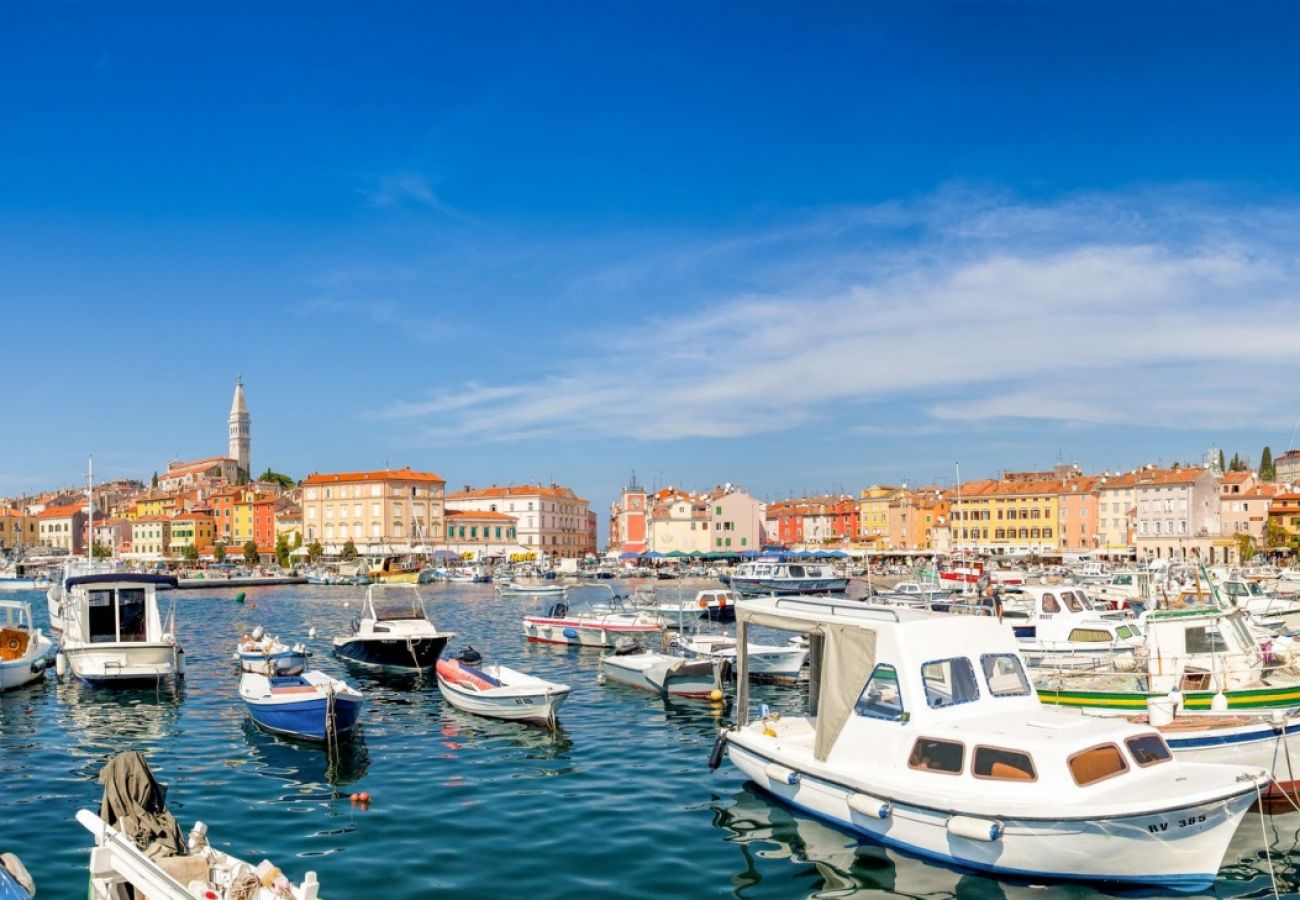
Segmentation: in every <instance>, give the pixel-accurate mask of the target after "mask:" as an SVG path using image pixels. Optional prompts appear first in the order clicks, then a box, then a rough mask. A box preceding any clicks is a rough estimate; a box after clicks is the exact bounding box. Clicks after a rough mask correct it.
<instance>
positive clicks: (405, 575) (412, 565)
mask: <svg viewBox="0 0 1300 900" xmlns="http://www.w3.org/2000/svg"><path fill="white" fill-rule="evenodd" d="M422 568H424V564H423V563H422V562H421V561H420V559H419V558H418V557H415V556H410V555H408V556H385V557H382V558H380V559H379V561H378V562H376V563H375V565H374V566H372V567H371V569H370V578H371V580H372V581H376V582H383V583H385V584H419V583H420V570H421V569H422ZM344 583H346V582H344Z"/></svg>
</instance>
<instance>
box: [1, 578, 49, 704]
mask: <svg viewBox="0 0 1300 900" xmlns="http://www.w3.org/2000/svg"><path fill="white" fill-rule="evenodd" d="M53 649H54V645H53V644H52V643H50V639H49V638H47V637H46V636H45V635H43V634H41V631H40V629H39V628H35V627H33V625H32V607H31V604H29V603H24V602H22V601H19V600H0V691H7V690H9V689H10V688H15V687H18V686H19V685H23V684H27V683H28V682H32V681H36V680H37V679H38V678H40V677H41V675H42V674H43V673H44V672H45V670H46V668H48V667H49V664H50V652H51V651H52V650H53Z"/></svg>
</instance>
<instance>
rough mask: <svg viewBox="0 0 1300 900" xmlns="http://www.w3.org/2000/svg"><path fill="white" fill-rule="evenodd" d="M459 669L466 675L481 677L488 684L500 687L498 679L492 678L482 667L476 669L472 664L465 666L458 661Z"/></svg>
mask: <svg viewBox="0 0 1300 900" xmlns="http://www.w3.org/2000/svg"><path fill="white" fill-rule="evenodd" d="M460 670H461V671H462V672H464V673H465V674H466V675H470V676H472V677H474V678H478V679H481V680H482V681H486V682H487V683H488V684H489V685H491V686H492V687H494V688H499V687H501V682H500V681H498V680H497V679H495V678H493V677H492V676H491V675H489V674H488V673H487V672H484V671H483V670H482V669H476V668H474V667H473V666H467V665H465V664H464V663H460Z"/></svg>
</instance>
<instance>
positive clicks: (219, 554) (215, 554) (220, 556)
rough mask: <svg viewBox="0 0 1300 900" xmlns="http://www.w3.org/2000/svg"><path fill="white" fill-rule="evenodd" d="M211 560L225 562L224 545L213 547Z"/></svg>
mask: <svg viewBox="0 0 1300 900" xmlns="http://www.w3.org/2000/svg"><path fill="white" fill-rule="evenodd" d="M212 558H213V559H215V560H216V561H217V562H225V561H226V545H225V544H217V545H216V546H214V547H213V548H212Z"/></svg>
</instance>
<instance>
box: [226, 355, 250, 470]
mask: <svg viewBox="0 0 1300 900" xmlns="http://www.w3.org/2000/svg"><path fill="white" fill-rule="evenodd" d="M251 424H252V419H251V418H249V415H248V403H247V401H245V400H244V379H243V377H242V376H239V375H236V376H235V399H234V400H232V401H231V403H230V458H231V459H233V460H235V461H236V462H238V463H239V468H241V469H243V470H244V473H245V474H246V475H248V477H250V478H251V477H252V476H253V470H252V469H251V468H249V460H248V447H249V426H250V425H251Z"/></svg>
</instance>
